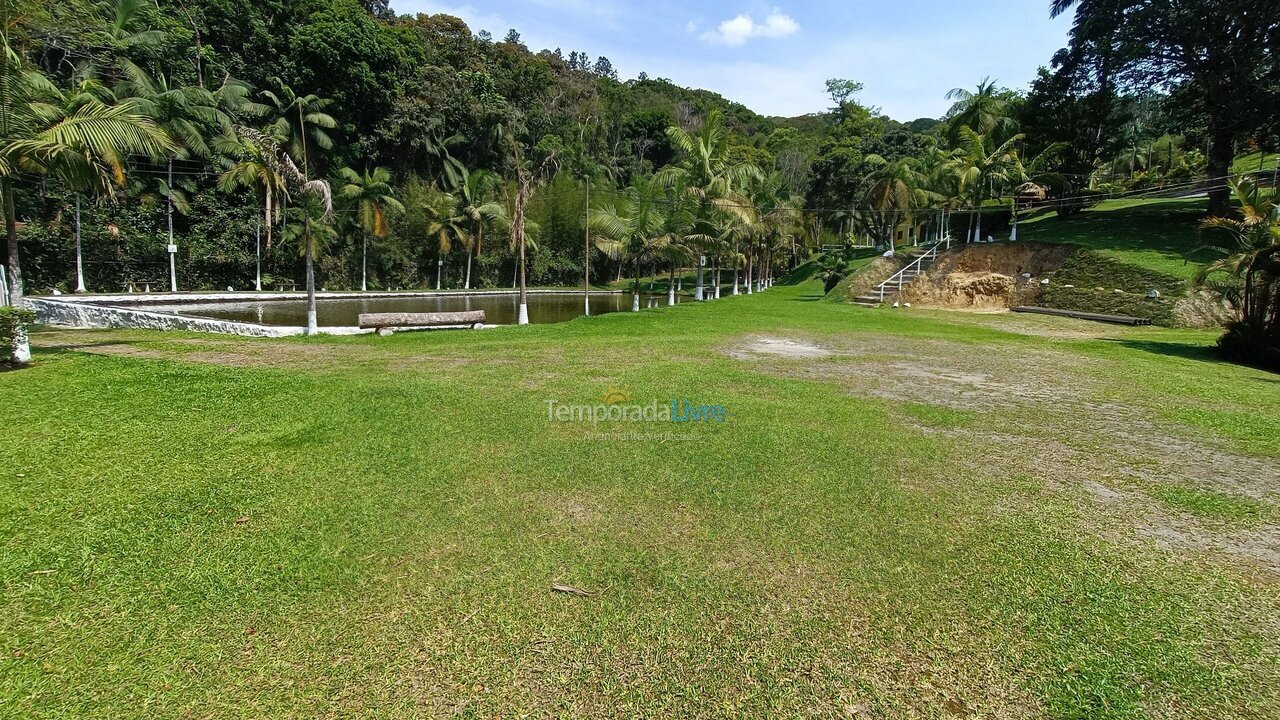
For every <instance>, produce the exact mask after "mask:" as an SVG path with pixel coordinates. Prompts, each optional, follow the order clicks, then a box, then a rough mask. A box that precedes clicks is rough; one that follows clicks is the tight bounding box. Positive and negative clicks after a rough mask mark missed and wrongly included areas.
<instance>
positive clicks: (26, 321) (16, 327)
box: [0, 307, 36, 364]
mask: <svg viewBox="0 0 1280 720" xmlns="http://www.w3.org/2000/svg"><path fill="white" fill-rule="evenodd" d="M35 319H36V316H35V313H33V312H31V311H30V310H27V309H26V308H16V307H0V363H5V364H8V363H10V362H13V346H14V341H15V340H17V338H18V337H19V336H20V335H25V334H26V332H27V327H28V326H29V325H31V323H33V322H35Z"/></svg>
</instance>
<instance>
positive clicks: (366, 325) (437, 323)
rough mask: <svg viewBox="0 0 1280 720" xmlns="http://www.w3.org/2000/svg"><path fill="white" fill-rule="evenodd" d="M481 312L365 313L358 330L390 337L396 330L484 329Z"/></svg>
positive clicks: (483, 319) (483, 316)
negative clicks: (375, 332) (376, 332)
mask: <svg viewBox="0 0 1280 720" xmlns="http://www.w3.org/2000/svg"><path fill="white" fill-rule="evenodd" d="M484 321H485V314H484V311H483V310H473V311H470V312H452V313H365V314H363V315H361V316H360V321H359V322H360V328H361V329H363V330H370V329H372V330H377V331H378V334H379V335H383V336H386V335H390V334H392V333H394V332H395V331H396V329H397V328H440V327H469V328H471V329H472V330H479V329H480V328H482V327H484Z"/></svg>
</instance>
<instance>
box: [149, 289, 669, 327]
mask: <svg viewBox="0 0 1280 720" xmlns="http://www.w3.org/2000/svg"><path fill="white" fill-rule="evenodd" d="M680 301H681V298H679V297H677V298H676V302H680ZM666 304H667V297H666V296H665V295H662V296H658V295H641V296H640V307H642V308H650V307H665V306H666ZM146 309H147V310H152V311H155V312H167V313H177V314H181V315H191V316H195V317H207V318H217V319H219V320H232V321H235V322H250V323H258V324H260V325H281V326H300V325H306V324H307V303H306V301H305V300H295V299H289V300H252V301H237V302H204V303H195V302H192V303H181V304H178V303H175V304H165V305H152V306H149V307H147V308H146ZM630 309H631V295H630V293H626V294H622V295H592V296H591V315H592V316H596V315H607V314H609V313H616V312H626V311H629V310H630ZM466 310H484V311H485V315H486V322H488V323H489V324H491V325H515V324H516V318H517V315H518V312H519V296H518V295H516V294H514V293H512V294H507V293H502V294H493V295H465V296H464V295H435V296H430V297H423V296H406V297H371V298H334V299H325V298H324V297H323V296H321V297H320V298H319V299H318V300H317V301H316V316H317V319H318V321H319V323H320V325H321V326H322V327H353V326H355V325H357V324H358V323H359V320H358V318H359V316H360V315H361V314H362V313H389V312H418V313H428V312H461V311H466ZM583 310H584V308H583V303H582V293H577V294H575V293H555V294H536V295H529V322H531V323H535V324H550V323H560V322H567V321H569V320H572V319H574V318H576V317H581V316H582V315H583V314H584V313H583Z"/></svg>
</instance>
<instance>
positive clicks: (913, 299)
mask: <svg viewBox="0 0 1280 720" xmlns="http://www.w3.org/2000/svg"><path fill="white" fill-rule="evenodd" d="M1075 251H1076V248H1074V247H1072V246H1070V245H1046V244H1042V243H1017V244H998V245H968V246H965V247H963V248H960V249H957V250H952V251H951V252H949V253H946V254H944V255H943V256H942V257H941V258H939V259H938V262H936V263H934V265H933V267H931V268H929V271H928V272H927V273H925V274H924V275H922V276H920V279H919V280H917V281H916V282H915V283H914V284H912V286H911V287H909V288H907V289H906V290H905V291H904V292H903V293H902V300H903V301H905V302H909V303H912V304H915V305H924V306H929V307H944V308H1007V307H1010V306H1012V305H1014V304H1019V303H1022V302H1027V301H1029V300H1030V299H1032V298H1034V296H1035V295H1036V293H1037V292H1038V289H1039V279H1040V278H1041V277H1043V276H1045V275H1049V274H1051V273H1053V272H1054V271H1056V270H1057V269H1058V268H1060V267H1062V265H1063V263H1065V262H1066V260H1067V258H1069V257H1071V255H1072V253H1074V252H1075ZM1024 273H1029V274H1030V275H1031V278H1029V279H1028V278H1023V277H1022V276H1023V274H1024Z"/></svg>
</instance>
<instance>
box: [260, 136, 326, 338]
mask: <svg viewBox="0 0 1280 720" xmlns="http://www.w3.org/2000/svg"><path fill="white" fill-rule="evenodd" d="M236 132H238V133H239V134H240V136H241V137H243V138H244V139H245V140H246V141H247V142H250V143H252V144H253V145H254V146H256V147H257V149H258V152H259V154H260V156H261V157H262V158H263V160H264V161H265V162H267V163H268V164H269V165H270V166H271V169H272V170H273V171H274V172H275V173H276V174H277V175H279V176H280V177H281V178H283V179H284V181H285V187H286V189H287V192H286V193H285V197H288V196H290V195H293V194H297V195H300V196H302V197H303V199H304V201H314V202H308V205H307V207H306V208H305V210H304V212H302V213H301V215H302V228H301V231H300V232H301V235H300V236H295V237H298V239H299V241H300V245H301V248H302V251H303V253H304V254H305V256H306V260H307V334H308V335H314V334H316V333H317V332H318V331H319V326H318V325H317V323H316V272H315V259H316V255H317V253H318V252H319V246H318V244H317V243H318V242H319V241H322V240H323V239H324V235H325V233H326V230H325V228H327V227H328V222H329V220H330V219H331V218H332V216H333V190H332V188H330V186H329V183H327V182H325V181H324V180H312V179H311V178H310V177H309V176H308V174H309V172H310V168H309V167H308V166H307V164H306V157H307V154H306V144H305V141H304V143H303V153H302V157H303V167H302V169H301V170H299V169H298V166H297V165H296V164H294V162H293V158H291V157H289V154H288V153H286V152H284V151H283V150H282V149H281V148H280V145H279V143H278V142H277V141H276V139H275V138H274V137H272V136H270V135H268V134H266V133H263V132H260V131H258V130H254V129H252V128H246V127H238V128H236ZM313 223H314V224H316V225H319V226H321V227H319V228H315V229H313V228H312V227H311V226H312V224H313ZM294 232H295V233H296V232H299V231H297V230H295V231H294Z"/></svg>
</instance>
